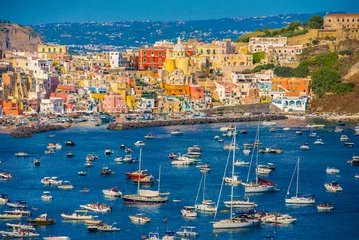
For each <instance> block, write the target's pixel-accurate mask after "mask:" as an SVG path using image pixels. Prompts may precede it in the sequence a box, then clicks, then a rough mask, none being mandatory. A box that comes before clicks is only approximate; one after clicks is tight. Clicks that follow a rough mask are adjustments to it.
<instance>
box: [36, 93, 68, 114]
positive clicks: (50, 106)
mask: <svg viewBox="0 0 359 240" xmlns="http://www.w3.org/2000/svg"><path fill="white" fill-rule="evenodd" d="M40 113H43V114H63V113H64V101H63V99H62V98H58V97H50V99H41V103H40Z"/></svg>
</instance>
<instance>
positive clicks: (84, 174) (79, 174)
mask: <svg viewBox="0 0 359 240" xmlns="http://www.w3.org/2000/svg"><path fill="white" fill-rule="evenodd" d="M77 175H78V176H80V177H81V176H86V175H87V172H84V171H80V172H78V173H77Z"/></svg>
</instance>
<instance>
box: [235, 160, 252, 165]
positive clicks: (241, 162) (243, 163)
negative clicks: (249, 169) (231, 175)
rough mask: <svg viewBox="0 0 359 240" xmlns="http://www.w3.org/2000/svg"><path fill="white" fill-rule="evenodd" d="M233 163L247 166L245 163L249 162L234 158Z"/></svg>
mask: <svg viewBox="0 0 359 240" xmlns="http://www.w3.org/2000/svg"><path fill="white" fill-rule="evenodd" d="M234 165H235V166H247V165H249V162H246V161H239V160H236V161H235V162H234Z"/></svg>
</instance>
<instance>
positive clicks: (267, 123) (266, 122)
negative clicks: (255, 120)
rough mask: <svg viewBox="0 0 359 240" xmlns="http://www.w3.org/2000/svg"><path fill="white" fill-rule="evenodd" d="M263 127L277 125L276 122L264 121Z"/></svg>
mask: <svg viewBox="0 0 359 240" xmlns="http://www.w3.org/2000/svg"><path fill="white" fill-rule="evenodd" d="M262 125H263V126H275V125H277V123H276V122H272V121H264V122H263V123H262Z"/></svg>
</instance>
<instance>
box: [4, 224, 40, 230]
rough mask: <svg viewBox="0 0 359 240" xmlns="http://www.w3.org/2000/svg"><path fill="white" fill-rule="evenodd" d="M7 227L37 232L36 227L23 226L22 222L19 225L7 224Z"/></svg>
mask: <svg viewBox="0 0 359 240" xmlns="http://www.w3.org/2000/svg"><path fill="white" fill-rule="evenodd" d="M6 226H8V227H9V228H14V229H23V230H29V231H35V228H34V226H32V225H30V224H29V225H26V224H21V222H20V223H18V224H16V223H6Z"/></svg>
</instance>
